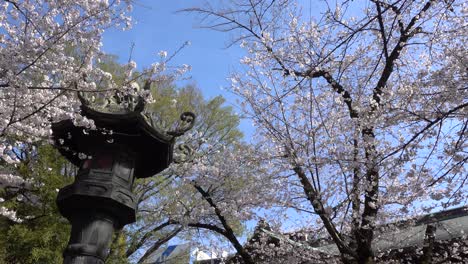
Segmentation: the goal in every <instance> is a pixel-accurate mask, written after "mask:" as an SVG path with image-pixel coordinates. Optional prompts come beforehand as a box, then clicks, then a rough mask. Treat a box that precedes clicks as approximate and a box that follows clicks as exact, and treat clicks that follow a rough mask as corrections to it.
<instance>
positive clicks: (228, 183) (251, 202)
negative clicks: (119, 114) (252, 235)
mask: <svg viewBox="0 0 468 264" xmlns="http://www.w3.org/2000/svg"><path fill="white" fill-rule="evenodd" d="M166 85H167V84H166ZM155 86H156V87H155V89H154V90H153V97H154V98H157V100H156V102H155V104H154V105H152V106H151V107H150V108H152V109H153V110H154V111H156V112H158V113H162V115H163V116H164V119H165V120H171V118H172V119H174V120H176V119H177V115H175V114H174V113H179V112H183V111H187V110H190V111H193V112H195V113H197V122H196V124H195V126H194V127H193V128H192V130H191V131H190V132H189V133H188V134H187V135H184V136H182V138H181V140H180V141H181V142H183V145H181V147H177V148H176V149H175V158H176V160H177V163H176V164H173V165H172V166H171V167H170V168H169V169H168V170H166V171H164V172H162V173H161V174H159V175H158V176H157V177H153V178H148V179H144V180H140V181H139V182H137V185H136V188H135V191H136V192H137V193H138V194H139V197H140V198H139V219H138V221H137V223H136V224H135V225H134V226H132V227H130V228H129V229H128V230H127V231H125V233H123V234H122V235H125V236H126V237H127V241H129V242H128V245H127V246H126V255H127V256H128V257H130V258H131V259H134V260H136V261H138V262H144V261H145V260H146V259H148V257H150V256H151V254H152V253H153V252H155V251H156V250H157V249H158V248H160V247H161V246H162V245H164V244H165V243H168V241H170V240H171V239H173V238H174V237H176V236H177V237H178V238H179V239H182V240H185V241H190V242H191V243H192V244H193V245H197V244H203V243H206V242H207V241H209V240H210V239H211V238H212V239H214V240H216V241H218V243H219V239H221V240H222V241H227V242H228V243H229V244H230V245H231V246H232V248H234V249H235V250H236V252H239V254H242V255H243V258H244V259H247V263H253V262H252V261H251V260H250V262H249V260H248V259H249V258H250V255H249V254H247V253H246V252H245V251H244V248H243V245H242V243H241V239H240V238H241V237H242V235H243V233H244V232H243V231H244V224H245V222H246V221H249V220H255V219H257V213H256V211H257V210H258V209H259V208H265V207H268V204H272V203H271V200H270V199H275V197H276V194H275V193H271V192H270V190H271V189H272V187H273V186H272V185H273V183H274V179H267V178H266V177H265V176H264V177H262V175H265V174H266V173H268V172H267V169H266V168H265V166H264V165H262V159H261V158H260V157H259V155H258V154H256V151H255V149H254V148H253V147H250V146H248V145H247V144H245V143H242V142H241V138H242V133H241V132H240V131H239V129H238V125H239V117H238V116H237V115H235V114H234V113H233V109H232V108H231V107H229V106H225V105H224V104H225V100H224V99H223V98H222V97H220V96H218V97H215V98H212V99H209V100H205V99H203V97H202V95H201V93H200V91H199V90H198V89H196V88H195V87H193V86H187V87H184V88H177V89H176V88H174V87H171V86H170V85H169V86H167V87H166V86H165V85H164V84H155ZM186 146H190V148H191V151H190V152H191V154H190V155H189V156H185V157H183V155H181V154H182V153H183V152H185V151H187V150H188V149H187V148H186ZM255 157H256V158H255ZM199 234H203V235H202V236H203V241H201V242H202V243H199V242H198V241H197V237H198V235H199ZM208 238H210V239H208ZM229 247H230V246H229V245H227V248H229ZM224 249H226V248H224Z"/></svg>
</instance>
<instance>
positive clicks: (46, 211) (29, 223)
mask: <svg viewBox="0 0 468 264" xmlns="http://www.w3.org/2000/svg"><path fill="white" fill-rule="evenodd" d="M36 146H37V147H36ZM36 146H30V147H31V148H33V149H35V150H34V151H32V152H30V153H32V155H30V156H26V155H21V156H22V157H23V159H22V162H21V163H20V164H19V165H18V168H17V172H18V173H19V174H21V175H22V176H23V177H24V178H25V179H33V178H34V181H31V182H30V184H29V186H28V187H27V188H2V189H0V191H1V192H3V193H2V197H6V199H5V202H4V205H5V206H6V207H8V208H10V209H12V210H15V211H16V214H17V218H18V219H19V220H18V221H17V222H14V221H11V220H10V219H8V218H6V217H0V237H2V239H0V263H25V264H27V263H31V264H32V263H48V264H49V263H51V264H52V263H62V256H61V255H62V251H63V249H64V248H65V246H66V244H67V241H68V237H69V232H70V226H69V224H68V222H67V220H66V219H64V218H63V217H62V216H61V215H60V214H59V213H58V209H57V206H56V204H55V199H56V196H57V191H58V188H61V187H62V186H64V185H66V184H68V183H70V182H71V181H72V177H70V176H71V175H73V174H74V168H73V167H72V166H71V164H69V163H68V162H67V161H66V160H65V159H64V158H62V157H61V156H60V154H59V153H58V152H57V151H56V150H55V149H54V148H53V147H52V146H51V145H49V144H39V145H36ZM20 152H21V150H18V153H20ZM23 154H24V153H23ZM19 155H20V154H19ZM3 167H5V166H3Z"/></svg>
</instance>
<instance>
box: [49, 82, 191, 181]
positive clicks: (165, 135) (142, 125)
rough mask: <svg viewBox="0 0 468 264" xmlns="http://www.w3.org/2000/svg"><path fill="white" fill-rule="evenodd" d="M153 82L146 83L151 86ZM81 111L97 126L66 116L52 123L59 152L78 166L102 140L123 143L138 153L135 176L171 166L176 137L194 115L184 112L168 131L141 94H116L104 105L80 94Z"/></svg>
mask: <svg viewBox="0 0 468 264" xmlns="http://www.w3.org/2000/svg"><path fill="white" fill-rule="evenodd" d="M149 85H150V82H147V83H146V84H145V90H149ZM78 97H79V99H80V101H81V115H82V116H84V117H86V118H88V119H91V120H93V121H94V123H95V125H96V129H86V128H84V127H79V126H75V125H74V123H73V121H72V120H70V119H68V120H63V121H60V122H57V123H54V124H52V130H53V140H54V141H55V144H56V146H57V147H58V149H59V151H60V153H61V154H62V155H63V156H65V157H66V158H67V159H68V160H69V161H70V162H72V163H73V164H74V165H76V166H80V165H81V164H82V162H83V160H84V159H86V158H87V157H90V154H91V153H92V149H95V148H96V146H102V145H103V144H105V145H109V146H111V145H112V144H114V145H115V146H121V147H124V148H128V149H126V150H128V151H131V152H132V153H136V155H138V157H137V158H136V162H137V163H136V164H135V177H137V178H146V177H150V176H153V175H155V174H157V173H159V172H161V171H162V170H164V169H165V168H167V167H168V166H169V164H170V163H171V162H172V160H173V149H174V142H175V138H176V137H178V136H180V135H182V134H183V133H184V132H186V131H187V130H189V129H190V128H192V127H193V124H194V121H195V115H194V114H193V113H191V112H184V113H182V114H181V116H180V121H181V122H180V123H179V125H178V127H177V129H175V130H172V131H166V130H164V128H163V127H162V126H161V122H158V121H157V120H155V119H154V118H153V116H152V115H151V114H149V113H145V112H144V109H145V102H144V100H143V99H142V98H141V97H139V96H138V97H131V96H120V97H121V98H122V99H119V98H118V94H117V95H115V96H114V97H113V98H112V99H111V100H108V102H107V103H106V104H105V105H104V106H102V105H100V106H98V107H96V106H95V105H93V103H92V102H91V101H90V100H89V99H87V98H85V97H84V95H83V94H78Z"/></svg>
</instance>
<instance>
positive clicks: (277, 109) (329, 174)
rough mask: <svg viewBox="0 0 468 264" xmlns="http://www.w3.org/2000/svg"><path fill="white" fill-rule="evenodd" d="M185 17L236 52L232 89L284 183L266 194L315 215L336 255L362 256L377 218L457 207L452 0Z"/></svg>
mask: <svg viewBox="0 0 468 264" xmlns="http://www.w3.org/2000/svg"><path fill="white" fill-rule="evenodd" d="M185 11H191V12H195V13H198V14H200V15H201V16H202V19H203V21H204V22H205V25H206V26H208V27H210V28H212V29H215V30H219V31H224V32H226V31H228V32H232V33H233V37H234V42H233V44H234V43H239V44H240V45H241V47H244V49H245V51H246V56H245V57H244V58H243V59H242V60H241V62H242V64H243V65H244V69H245V71H239V72H238V73H235V74H233V76H232V77H231V80H232V91H233V92H234V93H236V94H237V95H239V96H240V97H241V98H242V105H243V107H244V108H243V109H244V112H245V114H246V115H248V116H249V117H250V118H251V119H252V121H253V122H254V124H255V126H256V127H257V133H256V135H257V140H259V141H260V142H261V144H262V146H263V148H264V151H266V152H267V153H269V155H268V158H269V159H270V161H271V164H272V166H275V167H276V168H279V169H280V171H282V172H283V173H281V174H279V176H282V177H284V179H285V180H286V181H287V182H288V185H287V187H286V188H277V189H275V190H276V191H278V192H282V191H284V192H285V196H288V197H292V198H294V201H296V202H295V204H294V205H292V206H294V208H302V209H304V210H309V211H310V212H311V213H312V215H316V218H317V221H318V223H320V225H321V226H322V227H323V228H324V229H325V230H326V231H327V233H328V236H329V237H330V239H332V241H333V242H334V243H335V244H336V246H337V248H338V249H339V252H340V253H341V259H342V261H343V262H345V263H373V262H374V256H375V252H374V250H373V248H372V244H373V240H374V237H375V229H376V226H378V225H379V224H383V223H387V222H389V221H394V220H397V219H401V218H406V217H410V216H414V215H417V214H421V213H423V212H429V211H431V210H434V209H436V208H437V209H441V208H446V207H451V206H459V205H464V204H466V201H467V196H466V191H467V189H466V186H467V185H466V184H465V182H466V180H467V176H466V175H467V170H466V161H467V160H468V153H467V151H466V149H467V144H468V142H467V136H466V135H467V134H468V133H467V127H468V113H467V111H468V102H467V98H468V96H467V95H468V93H467V88H466V80H467V75H466V69H467V54H466V49H465V47H464V43H466V41H467V36H468V35H467V30H466V12H467V11H468V9H467V5H466V4H465V3H464V2H463V1H456V0H455V1H433V0H426V1H419V0H412V1H401V0H392V1H390V0H389V1H387V0H385V1H380V0H370V1H337V3H335V2H333V3H331V2H328V1H325V2H323V8H322V9H321V10H314V11H315V12H314V13H312V12H311V10H307V8H304V9H302V7H301V4H300V3H299V2H296V1H293V0H276V1H275V0H233V1H227V2H223V4H222V5H219V6H211V5H209V4H207V5H205V6H204V7H200V8H190V9H186V10H185ZM319 13H320V14H321V15H317V16H316V15H315V14H319ZM291 173H292V174H293V176H291ZM312 217H315V216H312Z"/></svg>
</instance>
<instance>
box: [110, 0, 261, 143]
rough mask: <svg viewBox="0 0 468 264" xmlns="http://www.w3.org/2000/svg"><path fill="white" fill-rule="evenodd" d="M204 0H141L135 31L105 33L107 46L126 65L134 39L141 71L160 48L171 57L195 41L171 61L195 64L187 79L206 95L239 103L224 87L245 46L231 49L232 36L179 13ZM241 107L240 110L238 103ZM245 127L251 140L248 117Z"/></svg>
mask: <svg viewBox="0 0 468 264" xmlns="http://www.w3.org/2000/svg"><path fill="white" fill-rule="evenodd" d="M203 2H204V0H191V1H187V0H171V1H154V0H137V1H136V3H135V4H134V9H133V12H132V18H133V19H134V21H135V24H134V25H133V27H132V29H131V30H128V31H119V30H117V29H110V30H108V31H106V33H105V34H104V39H103V44H104V45H103V49H104V51H105V52H106V53H110V54H115V55H118V56H119V59H120V61H121V62H122V63H125V62H127V61H128V59H129V56H130V50H131V47H132V43H134V44H135V46H134V49H133V52H132V60H134V61H135V62H136V63H137V66H138V68H139V69H141V68H143V67H149V66H150V65H151V64H152V63H154V62H157V61H159V56H158V52H159V51H160V50H165V51H167V52H168V54H169V55H170V54H172V53H173V52H175V51H176V50H177V49H178V48H179V47H180V46H182V45H183V44H184V43H185V42H186V41H190V42H191V45H190V46H188V47H186V48H184V49H183V50H182V51H181V52H180V53H178V55H177V56H175V57H174V59H172V60H171V63H170V64H171V65H174V66H176V65H182V64H188V65H190V66H191V67H192V71H191V72H189V74H188V75H187V77H191V79H190V80H188V81H187V82H189V83H195V84H197V86H198V87H199V88H200V89H201V90H202V91H203V94H204V96H205V98H207V99H209V98H212V97H214V96H217V95H223V96H224V97H225V98H226V99H227V104H229V105H233V106H234V105H235V98H234V96H233V95H232V94H231V93H229V92H227V91H226V90H223V89H221V87H229V82H228V80H227V78H228V77H229V74H230V73H231V72H232V71H233V70H234V68H235V67H238V65H239V60H240V58H241V57H242V56H243V55H242V54H243V52H242V49H241V48H240V47H239V46H238V45H234V46H232V47H230V48H227V46H228V44H229V39H230V38H229V34H226V33H222V32H216V31H213V30H209V29H202V28H200V22H199V19H198V17H197V16H196V15H195V14H191V13H185V12H182V13H181V12H177V11H178V10H181V9H183V8H189V7H194V6H202V4H203ZM236 111H238V112H240V110H239V109H238V108H237V107H236ZM241 129H242V130H243V131H244V134H246V137H247V138H249V137H250V135H251V133H252V130H253V129H252V127H251V125H250V122H248V121H243V122H242V124H241Z"/></svg>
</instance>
